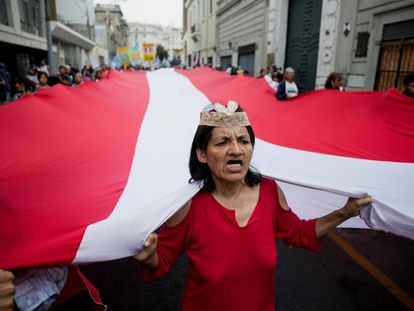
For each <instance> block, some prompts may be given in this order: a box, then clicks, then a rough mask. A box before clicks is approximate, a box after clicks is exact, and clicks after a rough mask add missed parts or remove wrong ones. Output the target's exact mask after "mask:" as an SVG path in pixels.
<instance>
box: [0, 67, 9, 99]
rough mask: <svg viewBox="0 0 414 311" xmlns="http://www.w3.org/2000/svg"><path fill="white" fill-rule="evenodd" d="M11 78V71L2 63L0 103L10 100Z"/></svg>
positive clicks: (0, 69) (0, 71)
mask: <svg viewBox="0 0 414 311" xmlns="http://www.w3.org/2000/svg"><path fill="white" fill-rule="evenodd" d="M10 80H11V77H10V73H9V72H8V71H7V69H6V65H4V64H3V63H0V104H2V103H7V102H8V101H9V100H10V91H11V85H10Z"/></svg>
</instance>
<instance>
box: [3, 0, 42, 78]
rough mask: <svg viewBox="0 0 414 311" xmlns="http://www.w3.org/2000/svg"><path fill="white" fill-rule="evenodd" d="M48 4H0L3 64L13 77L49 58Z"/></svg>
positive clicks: (5, 1) (17, 2) (10, 0)
mask: <svg viewBox="0 0 414 311" xmlns="http://www.w3.org/2000/svg"><path fill="white" fill-rule="evenodd" d="M44 16H45V9H44V1H43V0H42V1H23V0H19V1H14V0H13V1H12V0H1V1H0V62H2V63H4V64H6V66H7V69H8V71H9V72H10V73H11V74H12V76H13V77H15V76H17V75H25V74H26V71H27V69H28V68H29V66H30V64H38V63H39V62H40V61H41V60H42V59H46V58H47V41H46V27H45V18H44Z"/></svg>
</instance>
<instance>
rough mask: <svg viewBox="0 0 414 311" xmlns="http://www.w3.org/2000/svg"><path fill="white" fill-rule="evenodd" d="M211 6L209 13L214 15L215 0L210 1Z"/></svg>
mask: <svg viewBox="0 0 414 311" xmlns="http://www.w3.org/2000/svg"><path fill="white" fill-rule="evenodd" d="M209 2H210V6H209V13H210V14H212V13H213V0H210V1H209Z"/></svg>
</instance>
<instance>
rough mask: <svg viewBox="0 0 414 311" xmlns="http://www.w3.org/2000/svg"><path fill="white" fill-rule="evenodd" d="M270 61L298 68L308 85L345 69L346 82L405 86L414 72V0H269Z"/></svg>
mask: <svg viewBox="0 0 414 311" xmlns="http://www.w3.org/2000/svg"><path fill="white" fill-rule="evenodd" d="M268 12H269V15H268V27H267V29H268V31H267V37H268V46H267V59H268V63H270V62H272V60H274V62H275V63H276V65H277V66H278V67H281V68H285V67H287V66H290V67H293V68H295V69H296V72H297V80H298V81H299V83H300V84H301V86H302V87H303V89H304V90H313V89H315V88H321V87H323V86H324V83H325V80H326V78H327V76H328V75H329V74H330V73H331V72H334V71H335V72H340V73H342V74H343V76H344V77H345V80H346V85H345V87H346V88H348V89H353V90H380V89H387V88H389V87H392V86H396V87H399V88H401V87H402V85H401V84H402V79H403V77H404V76H405V75H406V74H407V73H409V72H413V71H414V0H400V1H394V0H346V1H345V0H307V1H302V0H269V10H268Z"/></svg>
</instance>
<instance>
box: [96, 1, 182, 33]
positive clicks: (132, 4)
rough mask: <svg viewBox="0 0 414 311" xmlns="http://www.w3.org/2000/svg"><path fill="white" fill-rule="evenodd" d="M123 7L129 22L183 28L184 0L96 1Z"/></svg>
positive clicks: (123, 12)
mask: <svg viewBox="0 0 414 311" xmlns="http://www.w3.org/2000/svg"><path fill="white" fill-rule="evenodd" d="M94 3H95V4H96V3H105V4H108V3H112V4H119V5H120V6H121V10H122V14H123V15H124V18H125V19H126V20H127V21H128V22H145V23H153V24H161V25H173V26H175V27H182V24H183V22H182V19H183V0H115V1H114V0H94Z"/></svg>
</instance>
